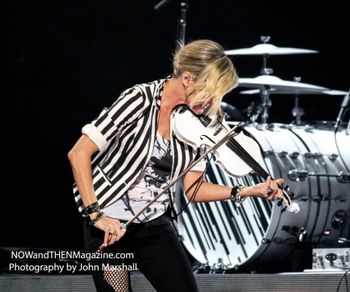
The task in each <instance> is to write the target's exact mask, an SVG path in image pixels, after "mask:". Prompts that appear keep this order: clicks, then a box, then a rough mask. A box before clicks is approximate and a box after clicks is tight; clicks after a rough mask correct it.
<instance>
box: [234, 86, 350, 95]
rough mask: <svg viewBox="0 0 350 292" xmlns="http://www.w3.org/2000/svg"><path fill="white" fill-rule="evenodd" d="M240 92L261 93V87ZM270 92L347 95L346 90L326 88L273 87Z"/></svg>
mask: <svg viewBox="0 0 350 292" xmlns="http://www.w3.org/2000/svg"><path fill="white" fill-rule="evenodd" d="M239 93H240V94H260V89H250V90H243V91H240V92H239ZM270 94H293V95H299V94H313V95H315V94H326V95H344V96H345V95H346V94H347V92H346V91H341V90H331V89H330V90H325V91H321V92H319V91H314V92H312V91H310V90H306V91H305V90H303V89H299V88H298V89H286V90H281V89H274V88H273V89H271V90H270Z"/></svg>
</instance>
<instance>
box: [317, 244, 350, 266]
mask: <svg viewBox="0 0 350 292" xmlns="http://www.w3.org/2000/svg"><path fill="white" fill-rule="evenodd" d="M312 256H313V260H312V270H328V271H334V270H337V271H338V270H348V269H350V248H315V249H313V250H312Z"/></svg>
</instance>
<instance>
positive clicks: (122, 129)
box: [73, 79, 197, 212]
mask: <svg viewBox="0 0 350 292" xmlns="http://www.w3.org/2000/svg"><path fill="white" fill-rule="evenodd" d="M165 81H166V79H161V80H157V81H154V82H149V83H145V84H138V85H135V86H134V87H132V88H130V89H128V90H126V91H124V92H123V93H122V94H121V95H120V97H119V98H118V99H117V100H116V101H115V102H114V103H113V105H112V106H111V107H110V108H109V109H104V110H103V111H102V112H101V114H100V115H99V116H98V118H97V119H96V120H94V121H93V122H91V123H90V124H88V125H86V126H84V127H83V129H82V132H83V134H85V135H87V136H89V138H90V139H91V140H92V141H93V142H94V143H95V144H96V145H97V146H98V147H99V149H100V152H99V153H98V155H97V156H96V157H95V159H94V161H93V163H92V167H93V184H94V189H95V194H96V196H97V200H98V203H99V204H100V206H101V207H102V208H104V207H106V206H108V205H110V204H112V203H113V202H115V201H116V200H118V199H119V198H120V197H121V196H122V195H123V194H124V193H125V192H126V191H127V190H128V189H129V188H130V186H131V185H132V184H133V183H134V181H135V179H136V178H137V177H138V175H139V174H140V172H141V170H142V169H143V168H144V167H145V165H146V164H147V162H148V161H149V159H150V158H151V154H152V149H153V146H154V143H155V138H156V133H157V125H158V115H159V110H160V98H161V97H160V95H161V91H162V89H163V85H164V83H165ZM171 140H172V143H171V145H172V147H173V149H172V150H173V153H174V155H173V168H172V173H171V178H176V177H177V176H178V175H179V174H180V173H181V172H182V171H183V170H184V169H185V168H186V167H187V166H188V165H189V164H190V163H191V162H192V161H193V160H194V159H195V156H196V155H197V151H196V150H194V149H192V148H191V147H189V146H187V145H186V144H184V143H182V142H181V141H179V140H178V139H177V138H176V137H175V136H172V139H171ZM73 191H74V197H75V202H76V203H77V205H78V208H79V211H80V212H81V211H82V209H83V204H82V200H81V197H80V194H79V190H78V188H77V186H76V185H74V187H73Z"/></svg>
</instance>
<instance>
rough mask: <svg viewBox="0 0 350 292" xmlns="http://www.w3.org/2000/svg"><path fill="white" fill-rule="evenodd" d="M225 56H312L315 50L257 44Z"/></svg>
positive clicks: (229, 52)
mask: <svg viewBox="0 0 350 292" xmlns="http://www.w3.org/2000/svg"><path fill="white" fill-rule="evenodd" d="M225 53H226V55H291V54H314V53H318V51H315V50H308V49H299V48H288V47H276V46H274V45H271V44H259V45H256V46H254V47H251V48H244V49H236V50H227V51H225Z"/></svg>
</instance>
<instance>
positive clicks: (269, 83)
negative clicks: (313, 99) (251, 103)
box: [238, 75, 329, 124]
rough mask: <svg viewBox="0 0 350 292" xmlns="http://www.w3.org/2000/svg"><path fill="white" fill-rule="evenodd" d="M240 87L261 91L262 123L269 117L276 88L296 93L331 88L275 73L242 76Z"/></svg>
mask: <svg viewBox="0 0 350 292" xmlns="http://www.w3.org/2000/svg"><path fill="white" fill-rule="evenodd" d="M297 80H298V79H297ZM238 86H240V87H250V88H257V89H259V92H260V97H261V106H262V108H263V112H262V123H263V124H266V123H267V121H268V118H269V109H270V108H271V106H272V101H271V99H270V94H271V92H273V90H274V89H280V90H290V91H293V92H294V93H295V94H301V93H309V92H322V91H325V90H329V89H328V88H326V87H321V86H317V85H311V84H307V83H302V82H296V81H286V80H282V79H280V78H278V77H276V76H273V75H260V76H258V77H255V78H240V79H239V85H238Z"/></svg>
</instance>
